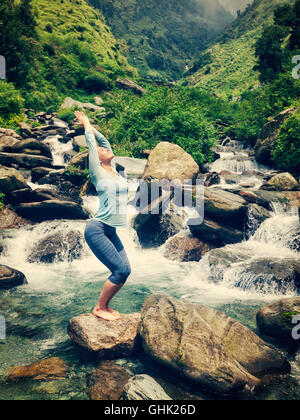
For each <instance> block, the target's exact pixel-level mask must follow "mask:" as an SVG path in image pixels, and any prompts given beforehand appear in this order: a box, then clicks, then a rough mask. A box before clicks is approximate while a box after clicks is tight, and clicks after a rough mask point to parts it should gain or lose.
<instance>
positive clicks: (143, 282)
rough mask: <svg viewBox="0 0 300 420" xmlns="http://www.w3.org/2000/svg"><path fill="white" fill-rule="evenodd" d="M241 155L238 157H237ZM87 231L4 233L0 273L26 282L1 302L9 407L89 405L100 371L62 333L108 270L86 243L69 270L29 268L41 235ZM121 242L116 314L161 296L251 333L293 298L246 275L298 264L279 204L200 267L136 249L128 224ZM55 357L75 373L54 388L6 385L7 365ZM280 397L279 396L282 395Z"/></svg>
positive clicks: (289, 216) (289, 224) (225, 162)
mask: <svg viewBox="0 0 300 420" xmlns="http://www.w3.org/2000/svg"><path fill="white" fill-rule="evenodd" d="M68 147H69V146H68ZM224 147H226V146H224ZM53 148H54V149H55V153H54V155H55V156H56V157H57V158H56V159H57V160H56V161H55V164H60V165H61V164H62V156H63V153H64V152H65V151H66V150H65V149H64V148H63V147H62V146H61V143H59V142H56V141H55V142H53ZM240 152H241V151H240V150H239V149H237V153H240ZM230 153H232V152H230ZM235 156H236V155H235ZM227 157H228V156H227V155H226V156H225V157H224V156H223V155H222V156H221V160H220V161H219V162H218V161H217V162H216V163H215V164H213V166H212V170H216V169H218V168H219V169H220V168H222V169H226V170H228V169H229V168H231V169H235V170H236V169H242V171H241V172H242V173H243V175H242V176H240V177H239V182H242V181H245V179H247V177H249V175H247V174H244V172H245V171H244V170H245V169H247V170H248V169H249V168H248V164H247V165H244V163H243V165H244V166H243V168H240V167H237V166H234V165H236V164H234V165H233V166H232V162H233V159H227ZM243 162H244V161H243ZM251 162H252V163H251V164H250V166H251V171H254V170H257V166H256V164H255V162H253V161H252V160H251ZM218 165H219V166H218ZM259 170H261V168H260V169H259ZM27 175H28V174H27ZM251 176H252V177H254V179H255V180H256V182H257V184H260V183H261V179H260V178H259V177H258V178H257V177H256V175H255V174H252V175H251ZM27 179H28V177H27ZM28 181H29V183H30V186H31V187H32V188H33V189H35V188H37V187H41V186H40V185H38V184H35V183H32V182H31V181H30V180H29V179H28ZM239 182H238V184H239ZM222 185H223V184H221V185H219V187H220V186H221V187H222ZM137 186H138V180H137V179H136V178H133V179H130V185H129V189H130V197H129V198H130V199H131V198H133V196H134V194H135V191H136V189H137ZM42 187H43V188H45V187H46V186H45V185H43V186H42ZM49 187H52V188H53V186H49ZM227 187H228V184H226V188H227ZM212 188H213V187H212ZM97 206H98V198H97V197H96V196H84V197H83V207H84V208H85V209H86V210H87V211H88V212H89V213H90V214H91V215H92V214H93V213H94V212H95V210H96V209H97ZM128 213H129V215H130V216H129V217H130V219H132V218H133V217H134V215H135V214H136V210H135V208H134V207H133V206H129V207H128ZM86 223H87V222H86V221H78V220H71V221H70V220H54V221H47V222H43V223H40V224H38V225H34V226H25V227H22V228H20V229H16V230H13V231H11V230H8V231H4V232H2V235H3V238H5V239H4V243H5V246H6V252H5V253H4V254H2V255H1V264H4V265H8V266H11V267H14V268H16V269H18V270H20V271H21V272H23V273H24V274H25V276H26V278H27V280H28V285H24V286H22V287H19V288H17V289H16V290H13V291H7V292H1V294H0V307H1V308H2V310H3V311H4V312H5V317H6V320H7V331H8V336H7V339H6V340H4V341H2V342H1V341H0V344H1V345H0V351H1V359H0V395H1V396H2V398H5V397H8V398H11V396H12V395H13V396H14V395H15V396H16V398H18V399H20V398H21V399H22V398H24V399H26V398H30V399H49V398H51V399H60V398H62V399H86V398H87V395H86V373H87V372H88V371H89V370H92V369H94V368H95V366H96V365H95V364H94V362H92V361H91V362H85V363H84V364H82V363H81V359H80V357H79V356H78V354H77V352H76V349H74V346H73V345H72V343H71V342H70V341H69V339H68V337H67V334H66V327H67V324H68V321H69V319H70V318H71V317H73V316H76V315H78V314H81V313H86V312H90V311H91V310H92V308H93V306H94V304H95V302H96V301H97V298H98V295H99V292H100V290H101V287H102V284H103V282H104V281H105V279H106V278H107V274H108V271H107V269H106V268H105V266H103V265H102V264H101V263H100V262H99V261H98V260H97V258H96V257H95V256H94V255H93V254H92V252H91V250H90V249H89V248H88V246H87V244H86V243H85V242H84V240H82V245H83V249H82V253H81V257H80V258H78V259H75V260H73V261H69V260H68V258H67V257H66V259H65V260H64V261H56V262H54V263H51V264H44V263H30V262H29V261H28V256H29V255H30V253H31V252H32V250H33V248H34V246H35V244H36V243H38V241H39V240H42V239H44V238H45V237H46V236H47V235H52V234H54V233H58V232H62V233H67V232H69V231H76V232H79V233H80V235H81V237H82V239H83V232H84V228H85V225H86ZM250 228H251V226H250ZM188 232H189V231H188V228H186V229H184V230H183V231H182V232H181V234H182V235H187V234H188ZM119 234H120V237H121V239H122V241H123V243H124V244H125V246H126V250H127V252H128V256H129V259H130V261H131V262H132V269H133V270H132V274H131V276H130V278H129V279H128V282H127V284H126V287H124V288H123V289H122V290H121V291H120V293H119V294H117V295H116V297H115V298H114V305H115V307H116V308H117V309H118V310H120V311H121V312H124V313H130V312H135V311H139V310H140V309H141V306H142V304H143V302H144V299H145V298H146V297H147V296H148V295H149V294H151V293H165V294H172V295H173V296H175V297H178V298H182V299H187V300H190V301H193V302H197V303H202V304H206V305H211V306H214V307H215V308H217V309H220V310H222V311H224V312H226V313H227V314H228V315H231V316H233V317H235V318H236V319H238V320H239V321H240V322H242V323H244V324H245V325H247V326H248V327H250V328H252V329H255V328H256V326H255V313H256V311H257V310H258V309H259V308H260V307H261V306H263V305H264V304H265V303H269V302H270V301H272V300H273V299H277V298H278V296H280V295H289V294H291V295H294V294H295V293H296V289H295V285H294V284H292V282H291V284H288V285H285V286H286V287H283V284H278V283H276V281H275V280H274V276H273V277H272V278H268V275H267V274H266V275H265V276H262V275H261V274H257V273H255V272H252V271H251V268H254V269H255V267H256V264H258V263H260V261H270V260H272V261H274V262H277V263H278V266H279V265H280V263H281V262H282V263H284V262H285V261H286V260H293V261H296V260H297V259H298V258H299V253H297V251H296V250H294V249H293V243H294V242H295V240H296V239H297V238H298V239H299V220H298V215H297V214H296V213H293V212H290V211H286V210H285V209H284V208H283V207H282V206H280V205H279V204H278V203H275V204H274V212H273V213H272V217H271V218H269V219H267V220H266V221H265V222H263V224H262V225H261V226H260V227H259V228H258V230H256V232H255V233H254V234H253V235H251V237H250V238H249V239H248V240H247V241H246V240H245V241H244V242H243V243H241V244H237V245H229V246H226V247H224V248H222V249H217V250H212V251H210V252H209V253H208V254H206V255H205V256H204V257H203V258H202V260H201V261H200V262H190V263H180V262H173V261H169V260H167V259H166V258H165V257H164V250H165V246H166V245H163V246H162V247H160V248H158V249H147V250H145V249H142V248H141V247H140V245H139V244H138V241H137V238H136V234H135V231H134V230H133V229H132V228H131V226H130V225H129V227H128V228H124V229H119ZM262 264H263V263H262ZM275 277H276V276H275ZM53 356H58V357H61V358H63V359H64V360H66V361H67V363H68V365H69V366H72V368H71V372H72V373H71V374H70V375H69V377H68V378H67V379H66V380H62V381H58V382H59V384H56V385H52V387H51V386H49V387H47V386H44V387H43V386H41V387H37V386H36V385H35V384H33V383H32V382H28V384H26V385H24V384H23V385H22V386H20V385H18V384H11V385H10V386H8V385H7V384H6V383H5V379H4V378H5V373H6V372H7V369H8V368H9V367H10V366H16V365H25V364H28V363H32V362H34V361H38V360H41V359H43V358H47V357H53ZM118 363H120V364H123V365H124V366H126V367H128V368H129V369H130V370H131V371H132V372H133V373H145V372H147V369H148V367H147V366H145V365H143V364H139V363H133V362H132V361H131V362H130V361H128V360H120V361H118ZM149 373H150V374H151V371H150V372H149ZM299 382H300V381H299ZM298 390H299V389H298ZM276 392H278V393H280V390H278V391H276ZM297 392H298V391H297Z"/></svg>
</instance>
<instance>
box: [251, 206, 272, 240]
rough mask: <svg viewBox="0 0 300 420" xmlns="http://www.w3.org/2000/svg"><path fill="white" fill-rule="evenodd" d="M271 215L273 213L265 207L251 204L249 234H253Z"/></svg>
mask: <svg viewBox="0 0 300 420" xmlns="http://www.w3.org/2000/svg"><path fill="white" fill-rule="evenodd" d="M270 217H271V213H270V212H269V211H268V210H266V209H265V208H264V207H261V206H258V205H257V204H249V207H248V225H249V228H250V229H248V231H247V234H248V236H249V235H253V234H254V233H255V231H256V230H257V229H258V228H259V226H260V225H261V224H262V223H263V222H264V221H265V220H267V219H269V218H270Z"/></svg>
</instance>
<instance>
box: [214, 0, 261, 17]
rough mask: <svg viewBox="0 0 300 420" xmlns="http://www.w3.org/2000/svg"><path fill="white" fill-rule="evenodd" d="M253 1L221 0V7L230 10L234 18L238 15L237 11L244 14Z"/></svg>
mask: <svg viewBox="0 0 300 420" xmlns="http://www.w3.org/2000/svg"><path fill="white" fill-rule="evenodd" d="M252 2H253V0H219V3H220V4H221V6H223V7H224V9H226V10H228V11H229V12H230V13H231V14H232V15H233V16H236V15H237V11H238V10H240V11H241V12H243V11H244V10H245V9H246V6H248V4H251V3H252Z"/></svg>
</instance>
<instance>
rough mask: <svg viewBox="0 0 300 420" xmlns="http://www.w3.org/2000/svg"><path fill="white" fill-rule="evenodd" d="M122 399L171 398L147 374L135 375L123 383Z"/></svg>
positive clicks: (162, 399) (165, 399)
mask: <svg viewBox="0 0 300 420" xmlns="http://www.w3.org/2000/svg"><path fill="white" fill-rule="evenodd" d="M123 399H124V400H128V401H130V400H131V401H143V400H151V401H167V400H172V398H171V397H169V395H168V394H166V392H165V390H164V389H163V388H162V387H161V386H160V385H159V383H157V382H156V381H155V380H154V379H153V378H151V376H149V375H135V376H133V377H132V378H131V379H130V380H129V381H128V383H127V384H126V385H125V387H124V390H123Z"/></svg>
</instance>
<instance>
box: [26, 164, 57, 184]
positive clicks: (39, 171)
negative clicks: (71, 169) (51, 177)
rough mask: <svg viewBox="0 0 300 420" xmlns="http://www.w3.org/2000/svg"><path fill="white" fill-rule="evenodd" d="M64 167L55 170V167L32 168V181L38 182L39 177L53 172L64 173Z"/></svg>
mask: <svg viewBox="0 0 300 420" xmlns="http://www.w3.org/2000/svg"><path fill="white" fill-rule="evenodd" d="M63 171H64V170H63V169H61V170H55V169H53V168H45V167H42V166H41V167H37V168H33V169H31V181H32V182H38V180H39V179H41V178H43V177H44V176H46V175H48V174H50V173H51V172H54V173H63Z"/></svg>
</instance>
